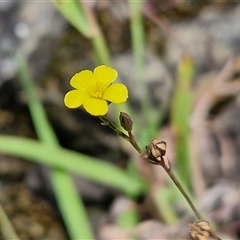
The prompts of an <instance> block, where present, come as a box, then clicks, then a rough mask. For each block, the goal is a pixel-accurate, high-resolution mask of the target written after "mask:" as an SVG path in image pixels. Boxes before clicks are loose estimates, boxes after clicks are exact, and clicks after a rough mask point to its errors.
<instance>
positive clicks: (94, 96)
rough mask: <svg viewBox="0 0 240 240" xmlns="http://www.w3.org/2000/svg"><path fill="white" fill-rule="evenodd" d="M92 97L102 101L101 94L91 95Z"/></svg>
mask: <svg viewBox="0 0 240 240" xmlns="http://www.w3.org/2000/svg"><path fill="white" fill-rule="evenodd" d="M92 97H93V98H97V99H102V93H101V92H95V93H92Z"/></svg>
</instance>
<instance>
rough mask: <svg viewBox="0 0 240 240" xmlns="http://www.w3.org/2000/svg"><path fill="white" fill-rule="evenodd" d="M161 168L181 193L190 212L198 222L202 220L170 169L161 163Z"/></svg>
mask: <svg viewBox="0 0 240 240" xmlns="http://www.w3.org/2000/svg"><path fill="white" fill-rule="evenodd" d="M161 166H162V167H163V168H164V170H165V171H166V172H167V174H168V176H169V177H170V178H171V179H172V181H173V182H174V184H175V185H176V187H177V188H178V189H179V191H180V192H181V193H182V195H183V197H184V198H185V199H186V201H187V203H188V205H189V206H190V208H191V209H192V211H193V212H194V214H195V215H196V217H197V219H198V220H201V219H203V218H202V216H201V214H200V213H199V212H198V211H197V209H196V208H195V206H194V204H193V203H192V201H191V199H190V198H189V196H188V194H187V193H186V192H185V190H184V188H183V187H182V185H181V183H180V182H179V181H178V179H177V178H176V177H175V175H174V174H173V172H172V170H171V168H170V167H167V166H166V164H165V163H164V161H163V163H162V164H161Z"/></svg>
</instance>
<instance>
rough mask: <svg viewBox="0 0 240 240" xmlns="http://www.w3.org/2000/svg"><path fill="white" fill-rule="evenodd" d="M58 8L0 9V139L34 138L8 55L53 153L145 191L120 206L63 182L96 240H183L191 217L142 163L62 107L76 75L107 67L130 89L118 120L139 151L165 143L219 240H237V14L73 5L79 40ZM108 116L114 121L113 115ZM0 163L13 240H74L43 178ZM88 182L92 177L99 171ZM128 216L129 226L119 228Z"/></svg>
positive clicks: (83, 183)
mask: <svg viewBox="0 0 240 240" xmlns="http://www.w3.org/2000/svg"><path fill="white" fill-rule="evenodd" d="M61 2H62V1H53V2H51V1H0V138H1V136H4V135H10V136H13V137H15V136H21V137H25V138H29V139H35V140H37V139H38V138H39V136H38V134H37V133H36V130H35V127H34V122H33V120H32V117H31V114H30V111H29V108H28V104H29V103H28V101H27V96H26V92H25V90H24V88H23V86H22V84H21V81H20V80H19V78H20V76H19V70H18V66H17V64H16V58H15V54H16V53H17V52H18V53H20V54H21V56H22V61H26V64H27V71H28V72H29V74H30V76H31V79H32V82H33V83H34V87H35V96H37V97H38V99H40V101H41V103H42V104H43V106H44V110H45V113H46V116H47V119H48V121H49V122H50V125H51V127H52V128H53V130H54V132H55V134H56V136H57V139H58V141H59V144H60V145H61V146H62V147H63V148H66V149H70V150H73V151H75V152H78V153H81V154H84V155H87V156H91V157H94V158H96V159H98V161H103V162H105V163H106V164H110V165H114V166H115V167H116V168H120V169H122V170H123V171H124V172H127V173H128V174H132V175H133V176H135V175H138V177H137V178H136V179H138V178H139V179H141V180H139V181H140V182H143V185H144V186H145V190H143V191H141V190H139V192H138V193H137V194H136V196H134V197H130V196H129V195H128V194H126V192H125V193H124V191H122V190H123V189H117V188H115V187H114V185H113V184H112V185H110V186H108V184H103V183H102V182H101V181H94V178H92V179H91V177H85V176H84V175H83V176H81V174H72V173H71V177H72V179H73V181H74V184H75V186H76V187H77V191H78V193H79V196H81V199H82V200H83V203H84V206H85V207H86V211H87V216H88V219H89V221H90V225H91V228H92V230H93V232H94V236H95V238H96V239H133V238H134V239H174V238H175V239H176V238H178V239H187V238H189V235H188V231H189V229H188V224H189V223H193V222H194V220H193V216H192V215H191V214H190V213H189V212H190V211H189V209H188V207H186V206H185V205H184V204H185V203H183V202H184V200H183V199H182V196H181V195H178V193H174V194H172V193H171V192H172V188H173V186H171V187H169V185H172V183H171V182H170V181H168V180H167V179H168V178H167V176H166V174H165V173H164V171H163V170H162V169H161V168H160V167H158V166H154V165H153V166H152V165H150V164H148V163H144V162H143V160H142V159H141V158H140V157H139V156H138V154H137V153H136V152H135V151H134V149H132V148H131V147H130V145H129V144H128V143H126V142H124V141H122V140H120V139H119V137H118V136H117V135H116V134H115V133H114V132H113V131H112V130H111V129H108V128H107V127H104V126H102V125H101V124H100V120H99V119H98V118H96V117H93V116H90V115H89V114H87V113H86V112H85V111H84V110H83V109H77V110H69V109H67V108H66V107H65V106H64V104H63V98H64V95H65V93H66V92H67V91H69V90H70V89H71V87H70V85H69V80H70V78H71V77H72V76H73V75H74V74H75V73H76V72H79V71H81V70H83V69H91V70H93V69H94V68H95V67H96V66H97V65H99V64H106V65H110V66H112V67H114V68H115V69H116V70H117V71H118V73H119V76H118V80H117V81H118V82H122V83H124V84H125V85H126V86H127V87H128V89H129V101H128V107H127V108H125V107H123V108H122V109H123V110H125V109H130V110H131V111H130V113H131V114H133V120H134V124H135V125H136V129H133V131H135V134H136V137H137V139H139V144H140V145H141V147H143V148H144V147H145V146H146V145H148V143H149V141H150V140H151V139H152V138H158V139H161V140H164V141H166V142H167V154H166V155H167V157H168V158H169V160H170V161H171V163H172V167H173V171H175V170H176V172H177V173H178V175H179V176H180V179H181V180H182V182H183V183H184V186H186V188H187V189H188V191H189V192H190V195H191V197H192V198H193V199H194V202H195V203H196V206H197V208H199V209H200V212H202V214H203V215H204V216H206V220H208V221H210V222H211V223H213V225H214V227H215V228H214V229H216V231H217V233H220V235H219V236H222V238H223V239H239V237H240V204H239V199H240V188H239V172H240V161H239V155H240V148H239V146H240V121H239V119H240V97H239V96H240V78H239V76H240V56H239V53H240V24H239V22H240V4H239V3H238V2H237V1H235V2H232V1H230V2H229V1H214V0H212V1H198V0H195V1H192V0H182V1H178V0H170V1H151V0H146V1H139V2H138V4H136V5H134V4H133V3H132V2H133V1H118V0H115V1H114V0H113V1H100V0H99V1H97V0H96V1H79V2H78V1H75V3H76V4H78V5H81V7H82V11H83V12H84V13H85V14H86V16H87V20H88V24H89V23H90V25H85V27H86V29H84V28H83V29H82V31H81V29H79V28H77V27H76V24H74V23H73V21H72V20H71V17H69V15H70V16H71V10H68V14H66V12H64V11H63V9H61ZM73 2H74V1H73ZM136 9H138V11H135V10H136ZM59 10H60V11H59ZM73 12H74V11H73ZM69 13H70V14H69ZM138 17H139V18H140V25H137V24H138V23H136V22H135V20H136V19H137V18H138ZM69 19H70V20H69ZM135 24H136V25H135ZM138 27H139V28H140V30H139V29H138ZM137 29H138V30H137ZM136 32H138V34H139V35H138V34H135V33H136ZM99 34H100V36H101V37H102V38H103V40H100V42H101V41H103V42H104V44H105V47H106V48H107V49H105V50H104V44H103V45H102V48H101V49H103V52H104V51H105V52H104V53H103V54H101V50H99V45H98V43H97V40H94V37H95V36H98V35H99ZM101 37H100V39H101ZM138 41H139V42H138ZM186 79H187V80H186ZM185 80H186V81H185ZM185 97H187V99H185ZM145 103H146V104H147V107H146V104H145ZM144 106H145V107H144ZM120 109H121V108H120ZM186 109H187V110H186ZM128 113H129V112H128ZM130 113H129V114H130ZM131 114H130V115H131ZM109 116H110V117H111V118H112V119H114V121H118V120H117V116H116V112H115V110H114V106H112V105H111V107H110V113H109ZM131 116H132V115H131ZM185 117H187V118H185ZM185 124H186V128H187V130H186V128H185V129H184V127H185ZM135 125H134V126H135ZM153 126H154V127H153ZM182 126H184V127H183V128H182ZM148 129H149V131H148ZM11 147H12V148H13V149H14V148H15V147H16V146H14V145H12V146H11ZM182 149H185V151H184V153H181V151H182ZM0 151H1V155H0V189H1V190H0V204H1V205H2V208H3V210H4V212H5V213H6V215H7V218H8V219H9V220H10V224H11V225H12V226H13V228H14V229H15V231H16V233H17V235H18V236H19V238H20V239H73V237H72V236H73V235H72V234H71V233H69V229H68V227H66V220H64V217H63V215H62V213H61V211H60V210H59V203H58V201H57V199H56V196H55V194H54V191H53V186H52V182H51V179H50V178H51V177H50V174H51V173H50V170H49V166H48V165H46V164H40V163H39V162H37V161H36V162H35V161H34V159H33V160H31V161H27V160H26V159H25V158H24V157H20V156H19V157H18V156H13V155H14V154H7V152H5V150H4V147H1V141H0ZM186 153H187V154H186ZM46 154H47V153H46ZM181 154H182V155H181ZM67 161H68V159H66V162H67ZM183 162H184V163H183ZM79 166H81V160H79ZM82 168H83V169H84V165H82ZM92 172H93V173H94V174H96V175H97V174H98V168H97V167H96V168H95V167H94V168H92ZM105 174H106V175H107V174H108V173H107V172H106V173H105ZM110 181H111V180H110ZM146 189H147V190H146ZM169 192H170V193H169ZM130 195H131V194H130ZM165 196H167V197H165ZM176 199H177V201H176ZM164 204H166V205H164ZM69 205H71V201H69ZM168 208H170V212H167V213H166V212H165V213H164V209H168ZM0 212H1V211H0ZM129 212H134V215H131V217H129V215H128V214H126V215H125V216H124V217H122V216H121V215H122V213H129ZM172 214H174V216H173V217H169V216H172ZM0 215H1V213H0ZM136 216H137V217H136ZM1 219H2V216H1ZM129 219H130V220H129ZM133 219H134V220H133ZM1 221H2V220H1ZM128 222H130V223H129V225H128ZM79 226H81V223H79ZM3 232H4V230H3V229H1V238H2V239H6V235H5V234H4V233H3ZM79 239H84V238H81V237H80V238H79Z"/></svg>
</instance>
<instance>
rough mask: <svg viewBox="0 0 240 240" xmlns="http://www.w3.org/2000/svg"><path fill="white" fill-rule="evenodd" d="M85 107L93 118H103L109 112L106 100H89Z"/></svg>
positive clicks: (86, 101)
mask: <svg viewBox="0 0 240 240" xmlns="http://www.w3.org/2000/svg"><path fill="white" fill-rule="evenodd" d="M83 107H84V108H85V109H86V111H87V112H88V113H90V114H91V115H93V116H103V115H105V114H106V113H107V112H108V104H107V102H106V101H105V100H102V99H97V98H87V99H86V100H85V101H84V103H83Z"/></svg>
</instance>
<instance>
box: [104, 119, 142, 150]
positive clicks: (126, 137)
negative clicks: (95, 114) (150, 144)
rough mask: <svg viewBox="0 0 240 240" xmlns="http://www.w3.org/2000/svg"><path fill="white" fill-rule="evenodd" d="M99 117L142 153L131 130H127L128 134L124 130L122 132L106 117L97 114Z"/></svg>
mask: <svg viewBox="0 0 240 240" xmlns="http://www.w3.org/2000/svg"><path fill="white" fill-rule="evenodd" d="M99 118H100V119H101V120H102V121H103V123H104V124H105V125H106V126H109V127H110V128H111V129H112V130H113V131H115V132H116V133H117V134H118V135H119V136H120V137H122V138H124V139H125V140H127V141H128V142H130V143H131V145H132V146H133V147H134V148H135V149H136V150H137V151H138V152H139V153H140V154H142V153H144V151H143V150H142V149H141V147H140V146H139V145H138V144H137V142H136V139H135V137H134V136H133V134H132V132H128V134H129V136H128V135H126V134H125V133H124V132H122V131H121V130H120V129H119V128H118V127H117V126H116V125H115V124H114V123H113V122H112V121H111V120H110V119H109V118H108V117H107V115H105V116H99Z"/></svg>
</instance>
